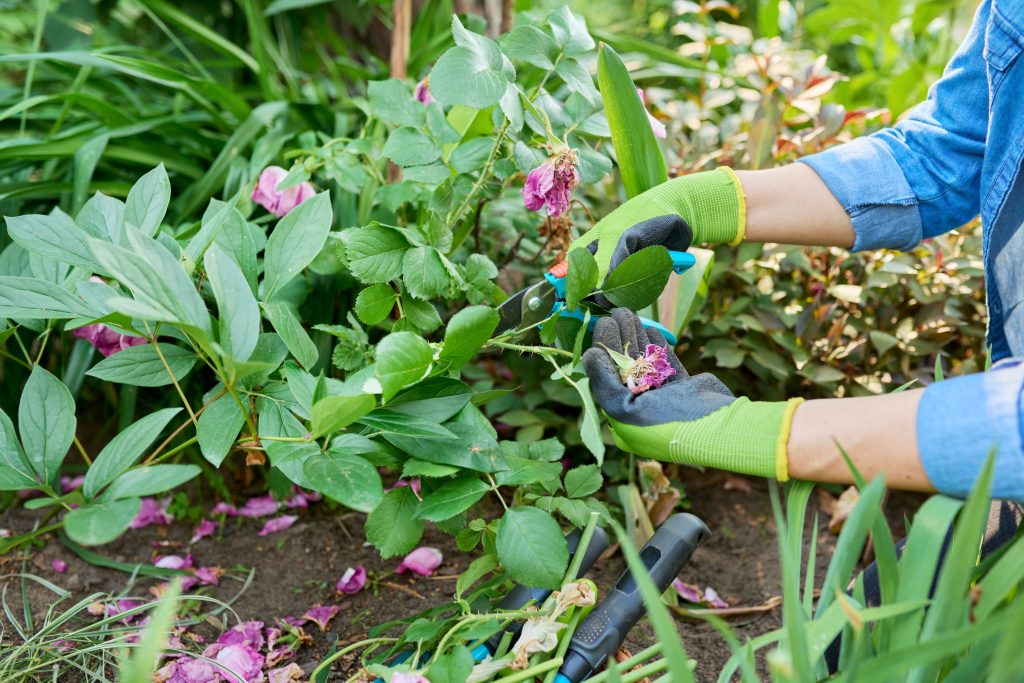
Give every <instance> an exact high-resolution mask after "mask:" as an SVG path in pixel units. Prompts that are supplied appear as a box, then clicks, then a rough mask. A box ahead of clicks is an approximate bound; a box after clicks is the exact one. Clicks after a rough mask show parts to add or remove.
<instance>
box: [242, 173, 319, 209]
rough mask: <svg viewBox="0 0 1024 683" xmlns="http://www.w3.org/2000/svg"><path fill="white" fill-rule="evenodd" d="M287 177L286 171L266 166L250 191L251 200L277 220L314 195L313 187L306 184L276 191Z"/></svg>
mask: <svg viewBox="0 0 1024 683" xmlns="http://www.w3.org/2000/svg"><path fill="white" fill-rule="evenodd" d="M287 175H288V171H286V170H284V169H283V168H281V167H280V166H267V167H266V168H265V169H263V173H260V177H259V180H258V181H257V182H256V187H254V188H253V191H252V200H253V201H254V202H256V203H257V204H259V205H260V206H262V207H263V208H264V209H266V210H267V211H269V212H271V213H272V214H274V215H275V216H277V217H278V218H280V217H282V216H285V215H287V214H288V212H289V211H291V210H292V209H294V208H295V207H296V206H298V205H299V204H301V203H302V202H304V201H306V200H307V199H309V198H310V197H312V196H313V195H314V194H316V190H314V189H313V186H312V185H310V184H309V183H306V182H303V183H299V184H298V185H292V186H291V187H289V188H287V189H284V190H278V189H277V186H278V185H280V184H281V181H282V180H284V178H285V176H287Z"/></svg>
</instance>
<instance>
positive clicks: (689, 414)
mask: <svg viewBox="0 0 1024 683" xmlns="http://www.w3.org/2000/svg"><path fill="white" fill-rule="evenodd" d="M649 345H654V346H657V347H660V350H655V349H653V348H651V347H650V346H649ZM606 349H610V350H612V351H616V352H619V353H622V354H625V355H628V356H629V357H631V358H637V357H639V356H641V355H644V354H645V352H647V358H649V359H651V365H652V366H653V367H652V369H653V370H654V371H655V372H657V371H658V370H659V366H660V370H662V372H661V374H662V375H666V374H668V373H669V372H670V371H669V370H668V368H669V367H670V368H671V371H674V374H673V375H672V376H670V377H668V378H667V379H665V380H664V383H663V384H661V385H660V386H657V387H656V388H652V389H648V390H647V391H644V392H643V393H639V394H635V395H634V393H633V391H632V390H631V389H630V388H629V387H627V386H626V383H625V382H624V381H623V379H622V376H621V374H620V369H619V366H618V365H617V364H616V362H615V361H614V360H613V359H612V357H611V355H610V354H609V353H608V351H607V350H606ZM583 368H584V370H585V371H586V373H587V376H588V377H589V378H590V387H591V390H592V391H593V393H594V398H595V399H596V401H597V403H598V405H600V406H601V407H602V408H603V409H604V411H605V412H606V413H607V414H608V417H609V423H610V424H611V428H612V433H613V434H614V436H615V442H616V443H617V444H618V446H619V447H620V448H622V449H624V450H627V451H629V452H631V453H636V454H637V455H641V456H643V457H647V458H654V459H655V460H668V461H671V462H678V463H684V464H687V465H701V466H704V467H714V468H717V469H722V470H729V471H732V472H739V473H742V474H752V475H756V476H760V477H774V478H776V479H778V480H779V481H786V479H788V478H789V467H788V457H787V454H786V446H787V443H788V442H789V430H790V426H791V425H792V422H793V413H794V412H795V411H796V408H797V406H798V405H800V403H802V402H803V399H790V400H789V401H785V402H756V401H751V400H750V399H747V398H736V397H735V396H733V394H732V392H730V391H729V390H728V389H727V388H726V386H725V385H724V384H722V382H721V381H719V380H718V378H717V377H715V376H714V375H711V374H708V373H703V374H700V375H695V376H691V375H690V374H689V373H688V372H686V369H685V368H684V367H683V366H682V364H681V363H680V362H679V359H678V358H677V357H676V355H675V353H674V352H673V351H672V349H671V348H668V345H667V344H666V342H665V338H664V337H663V336H662V335H661V333H660V332H658V331H657V330H653V329H651V330H645V329H644V327H643V325H642V324H641V323H640V319H639V318H638V317H637V316H636V315H635V314H634V313H632V312H631V311H629V310H626V309H624V308H617V309H615V310H614V311H612V314H611V316H609V317H605V318H602V319H601V320H599V321H598V323H597V326H596V327H595V328H594V344H593V346H592V347H591V348H590V349H588V350H587V352H586V353H585V354H584V355H583ZM632 381H633V383H634V384H636V383H637V382H638V381H639V383H641V384H642V383H643V382H644V380H643V378H640V379H639V380H637V378H636V377H634V378H632Z"/></svg>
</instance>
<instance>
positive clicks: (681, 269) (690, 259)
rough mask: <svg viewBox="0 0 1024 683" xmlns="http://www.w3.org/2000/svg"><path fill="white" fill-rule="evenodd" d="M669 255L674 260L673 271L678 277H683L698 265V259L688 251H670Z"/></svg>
mask: <svg viewBox="0 0 1024 683" xmlns="http://www.w3.org/2000/svg"><path fill="white" fill-rule="evenodd" d="M668 255H669V257H671V259H672V270H673V271H674V272H675V273H676V275H682V274H683V273H685V272H686V271H688V270H689V269H690V268H693V267H694V266H695V265H697V257H696V256H694V255H693V254H691V253H690V252H688V251H669V252H668Z"/></svg>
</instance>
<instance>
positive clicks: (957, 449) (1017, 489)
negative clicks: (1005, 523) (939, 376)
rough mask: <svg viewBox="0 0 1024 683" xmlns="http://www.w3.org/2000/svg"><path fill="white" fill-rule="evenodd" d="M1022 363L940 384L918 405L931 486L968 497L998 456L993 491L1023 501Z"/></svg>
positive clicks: (927, 391)
mask: <svg viewBox="0 0 1024 683" xmlns="http://www.w3.org/2000/svg"><path fill="white" fill-rule="evenodd" d="M1022 387H1024V364H1022V363H1021V361H1020V360H1013V361H1008V362H1005V363H1003V364H1000V366H998V367H996V368H993V369H992V370H989V371H988V372H984V373H978V374H975V375H967V376H965V377H957V378H954V379H948V380H945V381H943V382H936V383H935V384H932V385H930V386H929V387H928V388H927V389H925V392H924V395H923V396H922V397H921V403H920V405H919V406H918V409H917V447H918V451H919V452H920V454H921V464H922V465H923V466H924V470H925V473H926V474H927V475H928V479H929V480H930V481H931V483H932V485H933V486H935V488H936V489H938V490H939V491H940V492H942V493H945V494H948V495H952V496H966V495H967V494H968V492H970V490H971V487H972V486H973V485H974V482H975V480H976V479H977V477H978V475H979V474H980V472H981V469H982V467H983V466H984V465H985V461H986V460H987V459H988V457H989V455H991V454H992V453H993V452H994V453H995V454H996V461H995V473H994V478H993V490H992V495H993V497H995V498H1012V499H1015V500H1024V439H1022V436H1021V417H1022V412H1021V388H1022Z"/></svg>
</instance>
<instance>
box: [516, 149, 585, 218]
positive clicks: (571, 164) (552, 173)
mask: <svg viewBox="0 0 1024 683" xmlns="http://www.w3.org/2000/svg"><path fill="white" fill-rule="evenodd" d="M579 182H580V179H579V174H577V173H576V150H574V149H571V148H569V147H566V148H564V149H562V150H560V151H558V152H557V153H555V154H554V155H552V156H551V157H549V158H548V160H547V161H545V162H544V163H543V164H541V165H540V166H538V167H537V168H535V169H533V170H532V171H530V173H529V175H527V176H526V184H525V185H524V186H523V203H524V204H526V208H527V209H529V210H530V211H539V210H540V209H541V208H542V207H543V206H544V205H545V204H546V205H547V207H548V215H549V216H561V215H562V214H563V213H565V212H566V211H568V210H569V193H570V192H571V191H572V188H574V187H576V186H577V185H578V184H579Z"/></svg>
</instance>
